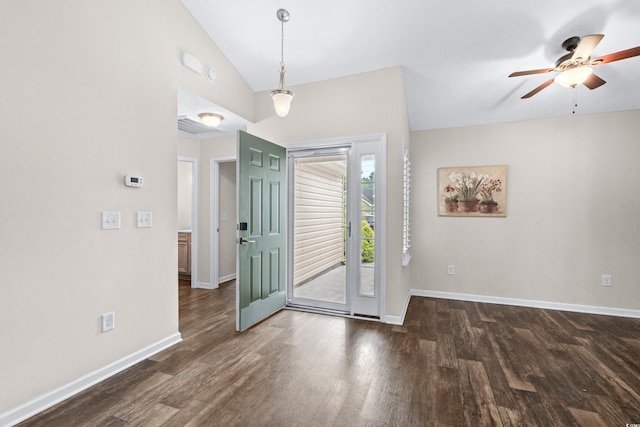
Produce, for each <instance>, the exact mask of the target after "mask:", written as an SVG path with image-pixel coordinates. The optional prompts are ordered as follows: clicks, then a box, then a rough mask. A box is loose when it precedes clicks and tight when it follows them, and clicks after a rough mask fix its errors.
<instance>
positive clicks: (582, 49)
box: [571, 34, 604, 62]
mask: <svg viewBox="0 0 640 427" xmlns="http://www.w3.org/2000/svg"><path fill="white" fill-rule="evenodd" d="M603 37H604V34H591V35H589V36H584V37H583V38H582V40H580V43H579V44H578V47H577V48H576V50H575V51H573V55H572V56H571V60H572V61H574V62H583V61H585V60H587V59H589V57H590V56H591V52H593V49H595V48H596V46H598V43H600V40H602V38H603Z"/></svg>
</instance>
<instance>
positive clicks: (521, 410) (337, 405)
mask: <svg viewBox="0 0 640 427" xmlns="http://www.w3.org/2000/svg"><path fill="white" fill-rule="evenodd" d="M234 300H235V284H234V283H233V282H231V283H230V284H226V285H223V286H222V287H221V288H220V289H218V290H214V291H208V290H201V289H193V290H192V289H191V288H189V287H188V286H185V285H184V284H183V285H181V286H180V331H181V332H182V334H183V339H184V341H183V342H182V343H180V344H178V345H176V346H174V347H172V348H170V349H168V350H165V351H163V352H162V353H159V354H158V355H156V356H154V357H153V358H151V359H149V360H146V361H144V362H142V363H140V364H138V365H136V366H134V367H132V368H130V369H128V370H126V371H124V372H122V373H120V374H118V375H116V376H114V377H112V378H110V379H108V380H106V381H104V382H103V383H101V384H98V385H96V386H94V387H92V388H90V389H88V390H86V391H85V392H82V393H81V394H79V395H77V396H75V397H73V398H71V399H69V400H67V401H65V402H62V403H61V404H59V405H57V406H55V407H53V408H51V409H49V410H47V411H45V412H43V413H41V414H39V415H37V416H35V417H33V418H31V419H30V420H27V421H26V422H24V423H23V424H22V425H24V426H47V427H51V426H85V425H86V426H134V425H136V426H137V425H141V426H187V425H188V426H218V425H223V426H227V425H242V426H360V425H367V426H386V425H390V426H443V425H446V426H485V425H498V426H499V425H503V426H536V425H538V426H625V424H626V423H640V319H625V318H616V317H608V316H597V315H588V314H578V313H568V312H560V311H550V310H542V309H531V308H522V307H512V306H502V305H492V304H481V303H472V302H460V301H449V300H439V299H432V298H420V297H413V298H412V299H411V303H410V305H409V309H408V312H407V316H406V319H405V324H404V326H392V325H385V324H380V323H376V322H369V321H363V320H353V319H345V318H340V317H330V316H326V315H319V314H310V313H303V312H297V311H288V310H285V311H282V312H280V313H278V314H276V315H274V316H272V317H271V318H269V319H267V320H266V321H264V322H262V323H261V324H259V325H257V326H255V327H253V328H252V329H250V330H248V331H246V332H243V333H236V332H235V330H234V325H235V323H234V322H235V312H234Z"/></svg>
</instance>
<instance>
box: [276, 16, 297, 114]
mask: <svg viewBox="0 0 640 427" xmlns="http://www.w3.org/2000/svg"><path fill="white" fill-rule="evenodd" d="M276 16H277V17H278V20H279V21H280V84H279V85H278V89H276V90H273V91H271V99H272V100H273V107H274V109H275V110H276V114H277V115H278V116H280V117H286V115H287V114H289V110H290V109H291V101H293V92H292V91H290V90H287V89H285V87H284V73H285V71H284V23H285V22H287V21H288V20H289V18H290V15H289V12H287V10H285V9H278V12H277V13H276Z"/></svg>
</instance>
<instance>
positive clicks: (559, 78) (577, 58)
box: [509, 34, 640, 99]
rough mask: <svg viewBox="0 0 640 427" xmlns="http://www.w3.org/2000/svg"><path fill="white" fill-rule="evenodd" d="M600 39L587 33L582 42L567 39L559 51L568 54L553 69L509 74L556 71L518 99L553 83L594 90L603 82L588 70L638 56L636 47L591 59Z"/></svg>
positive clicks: (529, 96) (571, 38) (510, 75)
mask: <svg viewBox="0 0 640 427" xmlns="http://www.w3.org/2000/svg"><path fill="white" fill-rule="evenodd" d="M603 37H604V34H591V35H588V36H584V37H583V38H582V39H580V37H570V38H568V39H567V40H565V41H564V43H562V48H563V49H565V50H567V51H568V52H569V53H567V54H566V55H563V56H561V57H560V58H559V59H558V60H557V61H556V65H555V67H553V68H542V69H539V70H528V71H516V72H515V73H511V74H509V77H519V76H527V75H530V74H544V73H549V72H551V71H558V72H559V73H560V74H558V75H556V76H555V77H554V78H552V79H551V80H547V81H546V82H544V83H542V84H541V85H540V86H538V87H537V88H535V89H533V90H532V91H531V92H529V93H527V94H525V95H524V96H522V99H526V98H531V97H532V96H533V95H535V94H536V93H538V92H540V91H541V90H542V89H544V88H546V87H548V86H550V85H551V84H552V83H553V82H556V83H558V84H560V85H562V86H565V87H576V86H577V85H579V84H584V85H585V86H586V87H588V88H589V89H592V90H593V89H596V88H598V87H600V86H602V85H603V84H605V83H606V82H605V81H604V80H602V79H601V78H600V77H598V76H596V75H595V74H593V70H592V69H591V67H595V66H598V65H603V64H608V63H610V62H615V61H620V60H621V59H627V58H632V57H634V56H638V55H640V46H636V47H632V48H631V49H626V50H621V51H619V52H614V53H610V54H608V55H604V56H600V57H598V58H595V59H591V52H593V50H594V49H595V48H596V46H597V45H598V43H600V40H602V38H603Z"/></svg>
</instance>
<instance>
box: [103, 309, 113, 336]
mask: <svg viewBox="0 0 640 427" xmlns="http://www.w3.org/2000/svg"><path fill="white" fill-rule="evenodd" d="M115 327H116V314H115V313H114V312H113V311H112V312H111V313H105V314H103V315H102V332H107V331H110V330H112V329H113V328H115Z"/></svg>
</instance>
